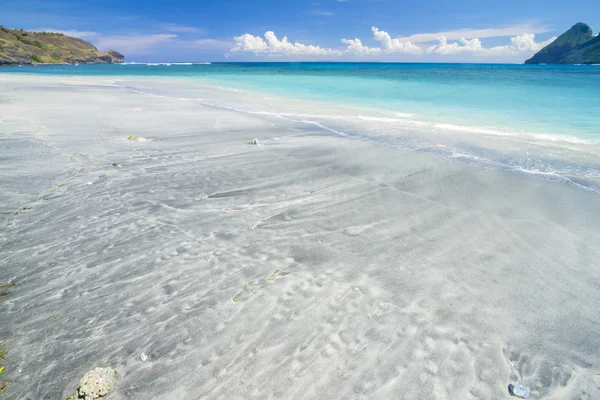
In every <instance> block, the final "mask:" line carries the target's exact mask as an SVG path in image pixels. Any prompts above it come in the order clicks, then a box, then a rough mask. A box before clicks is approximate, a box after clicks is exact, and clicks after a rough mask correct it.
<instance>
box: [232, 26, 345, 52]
mask: <svg viewBox="0 0 600 400" xmlns="http://www.w3.org/2000/svg"><path fill="white" fill-rule="evenodd" d="M264 37H265V39H264V40H263V38H261V37H260V36H253V35H250V34H248V33H246V34H245V35H241V36H236V37H235V38H233V40H234V43H235V44H234V47H233V48H232V49H231V51H232V52H250V53H254V54H261V53H262V54H271V55H284V56H307V55H321V56H322V55H340V54H341V53H342V52H341V51H339V50H333V49H328V48H323V47H320V46H314V45H306V44H303V43H300V42H295V43H291V42H290V41H288V38H287V36H284V37H283V39H281V40H279V39H278V38H277V36H275V32H273V31H268V32H265V35H264Z"/></svg>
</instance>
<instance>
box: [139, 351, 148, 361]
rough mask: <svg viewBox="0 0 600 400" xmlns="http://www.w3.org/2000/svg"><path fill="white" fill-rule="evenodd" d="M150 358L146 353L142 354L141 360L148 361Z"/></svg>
mask: <svg viewBox="0 0 600 400" xmlns="http://www.w3.org/2000/svg"><path fill="white" fill-rule="evenodd" d="M147 359H148V356H147V355H146V354H144V353H142V354H140V360H142V361H146V360H147Z"/></svg>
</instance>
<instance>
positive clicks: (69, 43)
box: [0, 26, 125, 65]
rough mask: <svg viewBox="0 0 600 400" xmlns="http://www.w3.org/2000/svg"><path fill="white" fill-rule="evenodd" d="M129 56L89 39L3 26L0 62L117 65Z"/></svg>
mask: <svg viewBox="0 0 600 400" xmlns="http://www.w3.org/2000/svg"><path fill="white" fill-rule="evenodd" d="M124 59H125V57H124V56H123V55H122V54H120V53H118V52H116V51H114V50H108V51H106V52H100V51H98V49H97V48H96V47H95V46H94V45H93V44H91V43H89V42H86V41H85V40H82V39H78V38H74V37H70V36H66V35H63V34H60V33H52V32H26V31H23V30H16V29H7V28H4V27H1V26H0V65H30V64H114V63H122V62H123V61H124Z"/></svg>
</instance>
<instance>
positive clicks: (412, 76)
mask: <svg viewBox="0 0 600 400" xmlns="http://www.w3.org/2000/svg"><path fill="white" fill-rule="evenodd" d="M0 73H9V74H10V73H18V74H38V75H58V76H98V77H114V78H117V77H118V78H127V77H135V78H139V77H154V76H160V77H172V78H181V79H182V80H184V81H185V82H189V81H190V80H193V81H195V82H197V83H199V84H210V85H215V86H220V87H226V88H232V89H241V90H245V91H250V92H262V93H265V94H269V95H280V96H285V97H287V98H292V99H302V100H308V101H310V102H314V104H319V106H318V107H320V108H316V109H317V110H321V109H323V108H327V104H330V105H331V107H332V108H331V109H332V110H333V111H331V110H330V111H331V112H336V111H338V110H339V109H338V108H335V107H336V106H353V107H356V109H358V110H365V111H364V112H362V111H359V112H358V113H354V114H352V113H348V112H341V113H340V114H339V115H337V116H336V118H334V119H331V118H330V119H327V118H325V117H323V118H313V119H311V120H306V118H304V117H303V116H302V115H303V114H302V110H299V109H298V110H296V109H293V110H292V111H291V112H292V113H293V112H296V111H297V112H298V115H299V116H301V118H296V119H295V120H294V119H292V120H293V121H295V122H300V123H308V124H313V127H314V126H318V127H321V128H324V129H326V130H329V132H333V133H338V134H342V135H343V136H349V137H354V138H358V139H363V140H372V141H376V142H379V143H381V144H385V145H392V146H397V147H400V148H404V149H408V150H416V151H427V152H430V153H434V154H437V155H442V156H445V157H453V158H455V159H459V161H462V162H467V163H470V164H478V165H484V166H486V167H490V166H491V167H493V168H498V169H504V170H511V171H518V172H522V173H528V174H537V175H539V176H542V177H546V178H551V179H557V180H563V181H566V182H568V183H571V184H573V185H576V186H579V187H584V188H586V189H591V190H593V191H596V192H599V193H600V66H556V65H552V66H551V65H548V66H544V65H542V66H535V65H493V64H406V63H402V64H400V63H212V64H154V65H152V64H123V65H81V66H61V65H56V66H38V67H4V68H1V69H0ZM175 97H180V96H179V95H175ZM242 97H243V96H242ZM191 98H196V97H194V96H191ZM230 99H231V100H235V99H233V98H232V97H230ZM256 102H259V100H258V99H257V100H256ZM254 103H255V101H254V98H248V99H247V103H246V104H248V106H249V107H244V105H242V106H240V105H239V102H238V103H236V104H235V107H236V109H241V110H242V111H243V110H245V109H250V105H251V106H252V109H253V110H254V112H256V111H260V112H263V113H267V114H269V113H270V112H271V111H276V112H275V114H277V113H280V114H278V115H279V117H284V116H289V115H294V114H287V113H289V112H290V110H289V107H288V109H287V111H285V113H283V112H282V110H283V108H282V107H279V104H276V103H275V105H274V103H272V102H271V103H270V105H268V104H267V103H264V104H260V105H258V106H257V105H256V104H254ZM293 104H294V106H297V104H299V103H293ZM219 105H220V106H228V105H229V106H231V104H219ZM257 107H259V108H257ZM260 107H263V108H260ZM269 107H270V108H269ZM314 109H315V108H314V107H313V108H312V110H314ZM373 110H375V111H376V112H375V113H373ZM304 111H305V110H304ZM305 114H306V113H305ZM382 116H383V117H382ZM413 131H414V132H415V135H411V132H413ZM416 132H419V135H420V136H419V135H417V134H416ZM428 132H429V133H428ZM427 135H429V136H427ZM432 135H433V136H432ZM500 137H501V138H502V139H501V140H500V139H499V138H500ZM513 139H514V140H513ZM511 140H513V142H511ZM442 143H443V144H442Z"/></svg>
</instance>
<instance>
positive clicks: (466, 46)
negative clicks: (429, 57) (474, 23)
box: [427, 36, 483, 55]
mask: <svg viewBox="0 0 600 400" xmlns="http://www.w3.org/2000/svg"><path fill="white" fill-rule="evenodd" d="M438 40H439V43H438V44H437V45H434V46H430V47H428V48H427V53H436V54H444V55H447V54H458V53H475V52H478V51H481V50H483V47H482V45H481V40H479V39H477V38H474V39H470V40H469V39H465V38H462V39H460V40H459V41H458V42H454V43H448V40H447V39H446V38H445V37H444V36H440V37H439V38H438Z"/></svg>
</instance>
